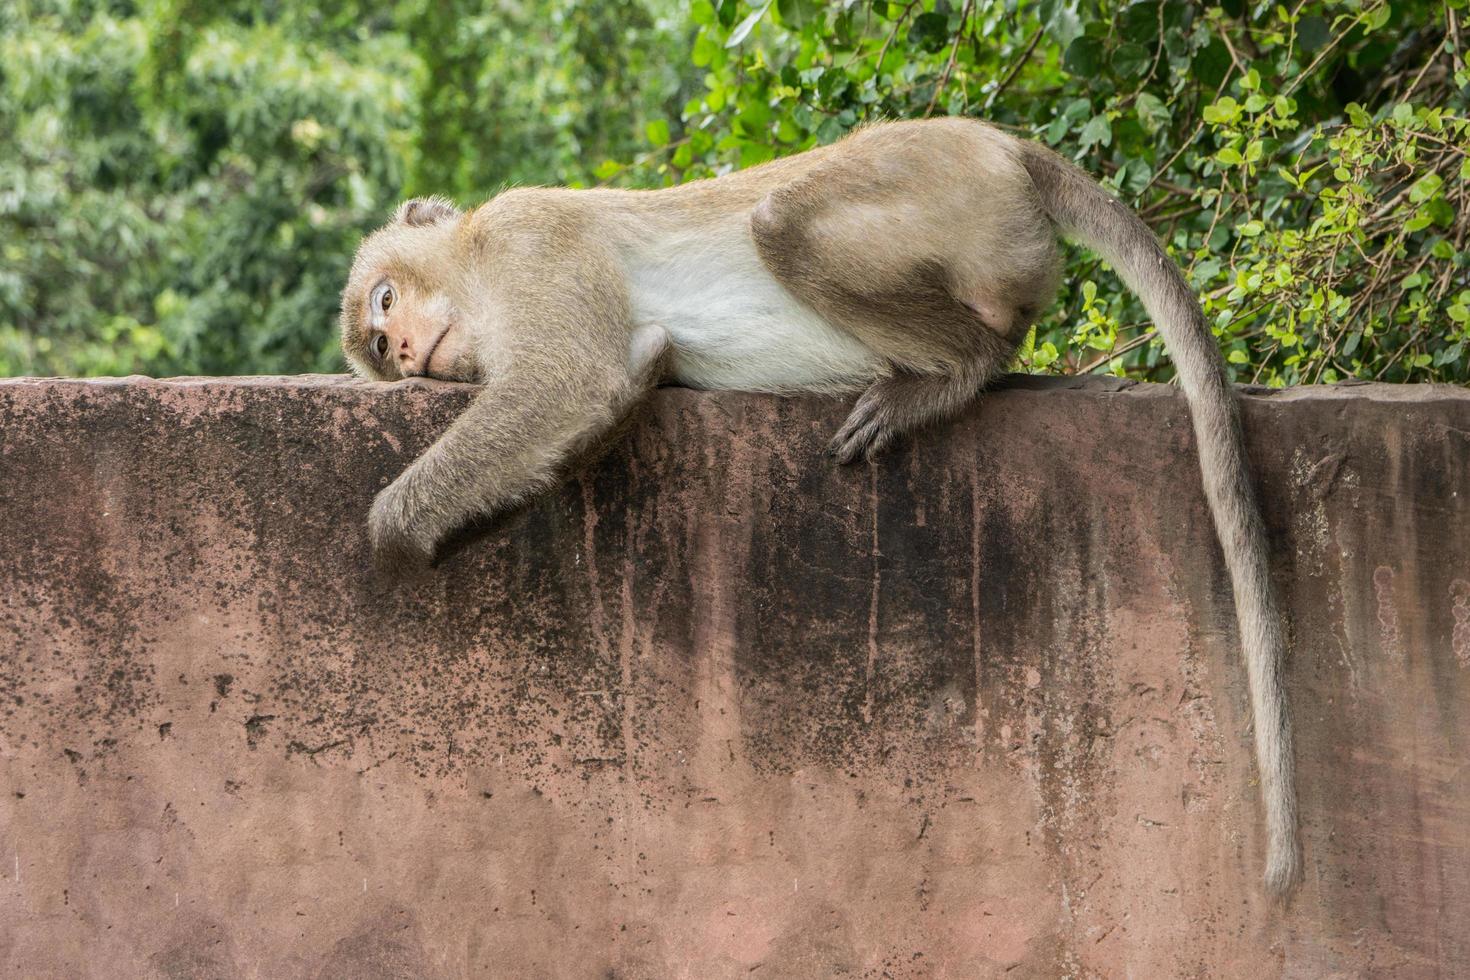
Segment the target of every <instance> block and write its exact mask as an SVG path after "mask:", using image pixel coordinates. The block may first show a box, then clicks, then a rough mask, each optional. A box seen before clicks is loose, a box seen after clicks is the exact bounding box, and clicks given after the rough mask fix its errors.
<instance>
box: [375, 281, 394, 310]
mask: <svg viewBox="0 0 1470 980" xmlns="http://www.w3.org/2000/svg"><path fill="white" fill-rule="evenodd" d="M396 302H398V294H397V293H396V292H394V291H393V287H392V286H390V285H389V284H388V283H386V282H380V283H378V285H377V287H376V288H374V289H373V294H372V296H370V297H368V303H369V308H370V309H373V310H377V311H378V312H379V313H387V312H388V311H389V310H391V309H392V308H393V304H394V303H396ZM377 315H378V314H377V313H374V314H373V316H377Z"/></svg>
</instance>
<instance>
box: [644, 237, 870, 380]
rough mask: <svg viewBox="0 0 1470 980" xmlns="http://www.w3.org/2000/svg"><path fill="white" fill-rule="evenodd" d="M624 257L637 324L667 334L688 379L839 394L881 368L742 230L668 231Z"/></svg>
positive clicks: (678, 372)
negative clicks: (789, 286)
mask: <svg viewBox="0 0 1470 980" xmlns="http://www.w3.org/2000/svg"><path fill="white" fill-rule="evenodd" d="M625 258H626V260H627V262H628V288H629V292H630V300H631V303H632V309H633V319H634V322H635V324H636V325H637V326H638V327H645V326H657V327H661V328H663V330H664V331H665V332H667V334H668V335H669V339H670V341H671V343H672V345H673V360H672V370H673V376H674V378H673V379H674V380H675V381H677V382H678V383H679V384H683V385H688V386H690V387H693V388H729V389H735V390H741V391H774V392H789V391H814V390H815V391H824V390H840V389H843V388H850V387H853V386H855V385H860V384H864V383H866V382H868V381H871V380H872V379H873V378H875V377H877V376H878V375H879V374H880V373H881V371H882V368H883V365H882V363H881V361H880V360H879V359H878V358H876V357H875V356H874V355H873V353H872V352H871V351H870V350H868V348H866V347H865V346H863V345H862V344H861V343H859V342H858V341H857V339H856V338H854V337H853V336H852V335H850V334H848V333H846V332H845V331H842V330H840V329H838V328H837V327H834V326H833V325H832V324H830V323H828V322H827V321H826V320H825V319H823V318H822V317H820V316H818V315H817V313H816V312H814V311H813V310H811V309H809V308H807V307H806V306H804V305H803V304H802V303H800V302H798V301H797V299H796V298H795V297H794V296H792V295H791V294H790V293H789V292H787V291H786V289H785V288H784V287H783V286H782V285H781V284H780V283H778V282H777V281H776V280H775V279H774V278H772V276H771V274H770V273H769V272H767V271H766V268H765V266H764V265H762V264H761V261H760V256H758V255H757V254H756V251H755V245H754V243H753V242H751V240H750V237H749V235H748V234H746V233H744V229H743V228H742V229H740V233H739V234H738V235H736V234H726V235H718V236H710V235H708V234H707V233H706V234H704V235H695V234H689V235H687V236H685V235H674V236H669V237H668V238H664V239H662V240H660V241H659V243H658V245H657V246H656V247H653V246H650V247H647V248H644V249H638V250H631V251H630V252H629V253H628V254H627V255H626V257H625Z"/></svg>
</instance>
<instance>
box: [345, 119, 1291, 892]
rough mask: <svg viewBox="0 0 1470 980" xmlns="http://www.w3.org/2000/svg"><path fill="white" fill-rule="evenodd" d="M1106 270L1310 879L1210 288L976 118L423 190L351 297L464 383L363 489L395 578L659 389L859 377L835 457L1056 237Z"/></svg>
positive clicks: (431, 373) (390, 345)
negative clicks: (1204, 547)
mask: <svg viewBox="0 0 1470 980" xmlns="http://www.w3.org/2000/svg"><path fill="white" fill-rule="evenodd" d="M1058 233H1061V234H1063V235H1067V236H1069V237H1071V238H1073V239H1076V240H1077V241H1079V242H1081V243H1082V244H1083V245H1085V246H1087V247H1089V248H1091V249H1092V250H1093V251H1095V252H1096V253H1097V254H1098V255H1100V256H1101V257H1102V258H1103V259H1105V260H1106V261H1108V262H1109V263H1110V264H1111V265H1112V266H1113V267H1114V268H1115V269H1116V270H1117V271H1118V274H1119V275H1120V276H1121V278H1122V279H1123V281H1124V282H1125V283H1126V284H1127V285H1128V287H1129V288H1130V289H1132V290H1133V291H1134V292H1135V293H1137V295H1138V296H1139V297H1140V299H1141V300H1142V301H1143V304H1144V306H1145V308H1146V309H1147V310H1148V312H1149V314H1150V316H1152V317H1153V319H1154V321H1155V323H1156V324H1157V325H1158V329H1159V332H1160V334H1162V336H1163V338H1164V340H1165V342H1166V344H1167V346H1168V349H1169V352H1170V354H1171V356H1172V358H1173V362H1174V366H1175V369H1176V371H1177V373H1178V378H1179V383H1180V385H1181V387H1182V388H1183V389H1184V393H1185V395H1186V398H1187V401H1188V404H1189V408H1190V414H1191V417H1192V420H1193V425H1194V433H1195V439H1196V442H1197V445H1198V449H1199V457H1200V469H1201V472H1202V474H1203V480H1204V489H1205V494H1206V497H1207V499H1208V501H1209V506H1210V510H1211V512H1212V514H1213V516H1214V521H1215V527H1216V530H1217V533H1218V535H1219V539H1220V543H1221V545H1222V546H1223V550H1224V554H1225V561H1226V565H1227V567H1228V569H1229V572H1230V578H1231V583H1232V585H1233V590H1234V596H1235V605H1236V613H1237V617H1238V621H1239V626H1240V638H1241V645H1242V647H1243V651H1244V657H1245V664H1246V670H1247V677H1248V681H1249V687H1250V695H1251V704H1252V711H1253V715H1254V719H1255V741H1256V758H1257V764H1258V767H1259V769H1260V779H1261V792H1262V796H1263V799H1264V803H1265V810H1266V828H1267V858H1266V872H1265V878H1266V884H1267V886H1268V888H1269V889H1270V890H1271V891H1272V892H1275V893H1278V894H1284V893H1286V892H1289V891H1290V889H1291V888H1292V886H1293V885H1294V884H1295V883H1296V882H1297V881H1298V880H1299V878H1300V875H1301V846H1300V842H1299V840H1298V836H1297V816H1296V793H1295V788H1294V776H1293V757H1292V737H1291V724H1290V719H1289V716H1288V713H1287V705H1286V695H1285V692H1284V689H1283V685H1282V679H1281V670H1282V657H1283V651H1284V648H1285V638H1284V630H1283V624H1282V614H1281V610H1280V608H1279V606H1278V602H1277V598H1276V596H1275V593H1274V591H1273V588H1272V584H1271V579H1270V575H1269V572H1268V568H1267V549H1266V536H1265V530H1264V525H1263V523H1262V520H1261V517H1260V513H1259V510H1258V508H1257V505H1256V499H1255V493H1254V490H1253V488H1252V485H1251V480H1250V475H1249V473H1248V471H1247V465H1246V458H1245V452H1244V446H1243V440H1242V436H1241V425H1240V420H1239V410H1238V407H1237V404H1236V399H1235V396H1234V392H1233V390H1232V389H1231V387H1230V385H1229V383H1228V380H1227V376H1226V373H1225V368H1224V364H1223V362H1222V360H1221V357H1220V352H1219V349H1218V347H1217V345H1216V343H1215V340H1214V338H1213V336H1212V334H1211V332H1210V328H1209V326H1208V324H1207V323H1206V321H1205V318H1204V315H1203V313H1202V311H1201V309H1200V306H1199V303H1198V301H1197V299H1196V297H1195V296H1194V294H1193V292H1192V291H1191V290H1190V288H1189V286H1188V284H1187V283H1186V282H1185V280H1184V277H1183V276H1182V274H1181V273H1180V271H1179V269H1178V267H1177V266H1176V265H1175V263H1174V262H1173V261H1172V260H1171V259H1170V258H1169V257H1168V255H1167V254H1166V253H1165V252H1164V249H1163V248H1162V247H1161V246H1160V244H1159V242H1158V240H1157V239H1156V238H1155V237H1154V235H1153V234H1152V233H1151V232H1150V231H1149V229H1148V227H1147V226H1146V225H1145V224H1144V223H1143V221H1142V220H1141V219H1139V217H1138V216H1137V215H1136V214H1134V213H1133V212H1132V211H1131V210H1130V209H1129V208H1127V207H1126V206H1125V205H1124V204H1122V203H1121V202H1120V201H1118V200H1117V199H1115V198H1113V197H1112V196H1111V195H1109V194H1108V193H1107V192H1106V191H1105V190H1103V188H1102V187H1100V186H1099V185H1098V184H1097V183H1096V182H1095V181H1093V180H1092V179H1091V178H1090V177H1089V176H1087V174H1086V173H1084V172H1083V171H1082V170H1080V169H1078V168H1077V167H1075V166H1073V165H1072V164H1071V163H1069V162H1067V161H1065V160H1063V159H1062V158H1061V157H1060V156H1058V155H1056V154H1055V153H1053V152H1051V151H1050V150H1048V149H1046V148H1044V147H1042V146H1040V145H1039V144H1037V143H1034V142H1032V141H1029V140H1024V139H1018V138H1016V137H1013V136H1010V135H1008V134H1006V133H1003V132H1001V131H1000V130H998V129H995V128H993V127H990V126H988V125H986V124H984V123H981V122H978V121H975V120H970V119H932V120H926V121H920V122H893V123H884V124H879V125H874V126H870V127H867V128H864V129H860V130H858V131H857V132H854V133H853V134H851V135H850V136H848V137H847V138H846V139H843V140H841V141H839V142H837V143H834V144H832V145H830V146H823V147H818V148H815V149H812V150H808V151H807V152H805V153H801V154H797V155H795V156H791V157H787V158H785V159H780V160H775V161H772V162H770V163H766V164H764V165H762V166H758V167H754V168H751V169H749V170H743V171H738V172H735V173H730V174H727V175H725V176H722V177H719V178H717V179H712V180H703V181H695V182H691V183H689V184H685V185H683V186H679V187H670V188H666V189H662V190H656V191H621V190H568V189H559V188H517V189H514V190H509V191H506V192H504V193H502V194H499V195H498V196H496V197H494V198H493V199H491V200H490V201H488V202H486V203H485V204H483V205H481V206H480V207H478V208H475V209H474V210H472V211H469V212H461V211H460V210H459V209H458V208H456V207H455V206H454V205H452V204H451V203H449V202H448V201H445V200H442V199H439V198H420V199H416V200H411V201H408V202H407V203H405V204H403V205H402V206H401V207H399V209H398V211H397V213H396V214H394V216H393V218H392V220H391V221H390V222H389V223H388V225H387V226H386V227H384V228H382V229H381V230H379V231H377V232H375V233H374V234H372V235H371V236H369V237H368V238H367V239H366V240H365V241H364V242H363V244H362V247H361V248H360V249H359V251H358V253H357V257H356V259H355V261H354V262H353V266H352V272H351V275H350V277H349V279H348V282H347V286H346V289H345V290H344V292H343V294H342V315H341V326H342V348H343V351H344V353H345V355H346V357H347V360H348V361H349V362H350V363H351V365H352V366H353V368H354V369H355V370H356V372H357V373H358V374H360V375H362V376H364V377H368V378H375V379H379V380H383V381H397V380H399V379H403V378H414V377H428V378H440V379H444V380H449V381H465V382H471V383H473V384H477V385H480V386H481V392H480V394H479V396H478V398H477V399H476V400H475V402H474V403H473V404H472V405H471V406H470V407H469V408H468V409H467V410H466V411H465V412H464V414H463V415H462V416H460V418H459V419H457V420H456V421H455V422H454V423H453V425H451V426H450V427H449V429H448V430H447V431H446V432H445V433H444V434H443V436H442V437H441V438H440V439H439V440H438V441H437V442H436V443H435V444H434V445H433V446H432V447H431V448H430V449H429V450H428V451H426V452H425V453H424V454H423V455H422V456H420V457H419V458H418V459H417V460H416V461H414V463H413V464H412V465H411V466H409V467H408V469H406V470H405V471H404V472H403V474H402V475H401V476H399V477H398V479H396V480H395V481H394V482H393V483H392V484H391V485H389V486H388V487H386V488H385V489H384V490H383V491H382V492H381V493H379V494H378V497H377V499H376V501H375V502H374V503H373V506H372V510H371V513H370V515H369V517H368V533H369V536H370V538H371V542H372V547H373V549H374V553H375V556H376V557H377V560H378V561H379V562H380V564H382V565H384V566H386V567H388V568H397V567H403V566H422V565H426V564H428V563H429V562H430V561H431V560H432V558H433V555H434V551H435V547H436V545H437V544H438V543H439V542H440V541H441V540H443V538H444V537H445V536H446V535H447V534H448V533H449V532H451V531H453V530H454V529H455V528H457V527H459V526H460V525H463V524H464V523H466V522H467V521H469V520H471V519H473V518H475V517H477V516H480V515H485V514H489V513H492V512H495V511H500V510H503V509H506V508H509V507H512V506H514V505H516V504H517V503H519V502H520V501H523V500H525V499H526V498H527V497H528V496H530V495H532V494H534V493H535V492H537V491H538V490H541V489H542V488H544V487H546V486H547V485H548V484H550V483H551V482H552V481H553V480H554V479H555V478H556V475H557V473H558V471H559V470H560V469H561V467H562V466H563V464H565V463H566V461H567V460H568V458H569V457H571V456H572V455H573V454H575V453H576V452H577V451H578V449H579V448H581V447H583V446H585V445H587V444H588V443H589V442H591V441H593V440H594V439H596V438H597V437H598V436H600V435H602V434H604V433H606V432H607V431H608V430H609V429H610V428H611V427H612V426H613V425H614V423H615V422H616V421H617V420H618V419H619V417H620V416H622V415H623V414H624V413H625V412H626V411H627V410H628V409H629V407H630V406H632V405H633V404H634V403H635V402H637V401H638V400H639V399H640V398H643V397H644V396H645V395H647V394H648V392H649V391H650V390H651V389H652V388H654V387H655V386H656V385H658V384H660V383H672V384H679V385H685V386H689V387H694V388H707V389H738V390H742V391H763V392H775V393H788V392H828V393H842V392H861V394H859V395H858V397H857V401H856V404H855V405H854V407H853V409H852V412H851V414H850V415H849V416H848V418H847V420H846V421H845V422H844V423H843V424H842V426H841V427H840V428H839V429H838V431H837V433H836V435H835V437H834V438H833V439H832V442H831V445H830V449H829V453H830V455H832V456H833V457H835V458H836V459H837V460H838V461H839V462H842V463H850V462H853V461H855V460H862V459H871V458H872V457H873V456H874V455H876V454H878V453H880V452H882V451H883V450H885V449H887V448H889V447H890V446H892V445H893V444H894V443H895V441H897V440H899V439H901V438H903V437H905V436H908V435H910V434H911V433H913V432H915V431H917V430H919V429H921V428H924V427H926V426H930V425H932V424H934V423H937V422H940V421H942V420H944V419H946V418H949V417H951V416H953V415H955V414H956V413H957V412H959V411H961V410H962V409H964V408H965V407H966V406H967V405H969V404H970V403H971V402H972V401H974V400H975V398H976V396H977V395H978V394H979V393H980V392H981V391H982V390H983V389H984V388H985V386H986V385H987V384H989V383H990V382H991V381H993V380H994V379H995V378H996V377H997V376H998V375H1000V374H1001V373H1002V372H1004V371H1005V370H1006V368H1007V366H1008V365H1009V364H1010V363H1011V361H1012V358H1013V356H1014V352H1015V350H1016V347H1017V346H1018V344H1019V343H1020V341H1021V340H1022V339H1023V338H1024V337H1025V336H1026V333H1027V331H1028V329H1029V328H1030V326H1031V324H1032V323H1033V322H1034V321H1035V320H1036V318H1037V317H1038V316H1039V315H1040V314H1041V313H1042V312H1043V311H1045V310H1046V308H1047V306H1048V304H1050V303H1051V302H1052V300H1053V298H1054V296H1055V292H1056V288H1057V284H1058V280H1059V276H1060V259H1059V256H1058V251H1057V247H1056V237H1057V234H1058Z"/></svg>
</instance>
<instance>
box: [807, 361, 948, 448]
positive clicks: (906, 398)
mask: <svg viewBox="0 0 1470 980" xmlns="http://www.w3.org/2000/svg"><path fill="white" fill-rule="evenodd" d="M929 388H930V382H929V379H923V378H919V377H916V376H914V375H895V376H894V377H891V378H884V379H882V380H881V381H876V382H874V383H873V384H872V386H871V387H869V388H868V390H867V391H865V392H863V393H862V395H861V396H859V397H858V400H857V404H856V405H854V406H853V407H852V414H850V415H848V417H847V421H846V422H844V423H842V428H841V429H839V430H838V432H837V435H836V436H834V437H833V439H832V442H831V443H830V444H829V445H828V446H827V455H829V456H832V457H833V458H835V459H836V460H837V462H839V463H842V464H843V465H846V464H848V463H853V462H856V461H857V460H858V459H859V458H862V459H873V458H874V457H875V456H877V455H878V454H879V453H882V452H883V451H884V450H886V449H888V448H889V447H890V446H892V445H893V443H894V442H896V441H897V440H898V439H899V437H901V436H902V435H903V434H904V433H906V432H909V431H911V430H912V429H914V428H916V427H917V426H919V425H922V424H923V423H924V422H926V421H928V417H929V416H930V415H931V414H932V412H931V411H925V410H924V409H925V406H924V405H923V402H924V401H932V396H931V398H929V399H925V398H923V397H922V396H923V394H924V393H925V391H926V390H927V389H929Z"/></svg>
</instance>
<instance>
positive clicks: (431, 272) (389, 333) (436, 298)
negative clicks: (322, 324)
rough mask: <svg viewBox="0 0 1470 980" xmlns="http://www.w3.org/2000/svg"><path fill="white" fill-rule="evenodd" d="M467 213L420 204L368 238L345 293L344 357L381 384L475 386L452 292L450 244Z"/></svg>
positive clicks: (432, 202) (443, 204)
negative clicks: (427, 381) (423, 381)
mask: <svg viewBox="0 0 1470 980" xmlns="http://www.w3.org/2000/svg"><path fill="white" fill-rule="evenodd" d="M460 217H461V214H460V212H459V210H458V209H456V208H455V207H454V206H453V205H451V204H449V203H448V202H447V201H443V200H440V199H437V198H431V199H416V200H413V201H409V202H407V203H406V204H404V205H402V206H401V207H400V208H399V209H398V211H397V213H395V214H394V216H393V220H392V221H390V222H389V223H388V224H387V225H386V226H384V227H383V228H381V229H380V230H378V231H376V232H374V233H373V234H372V235H370V236H368V238H367V240H366V241H364V242H363V244H362V248H361V249H359V250H358V253H357V258H356V259H355V260H354V261H353V264H352V273H351V275H350V276H348V279H347V288H346V289H344V290H343V292H342V352H343V354H344V355H345V356H346V357H347V360H348V362H349V363H350V364H351V365H352V366H353V369H354V370H356V371H357V373H359V374H361V375H365V376H367V377H370V378H374V379H376V380H379V381H398V380H401V379H403V378H415V377H420V378H440V379H442V380H445V381H477V380H479V377H480V366H479V362H478V360H477V359H476V358H475V356H474V350H473V346H472V345H471V344H470V342H469V337H468V336H467V333H468V330H467V328H466V326H465V325H464V324H463V323H462V322H461V317H460V315H459V312H458V310H457V308H456V306H455V303H454V302H453V299H452V297H451V295H450V293H449V291H448V289H447V288H446V284H447V283H449V282H452V281H453V278H454V277H453V270H454V266H455V263H454V262H453V261H452V256H453V248H452V247H451V239H452V236H453V232H454V228H455V226H456V225H457V224H458V222H459V219H460Z"/></svg>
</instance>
